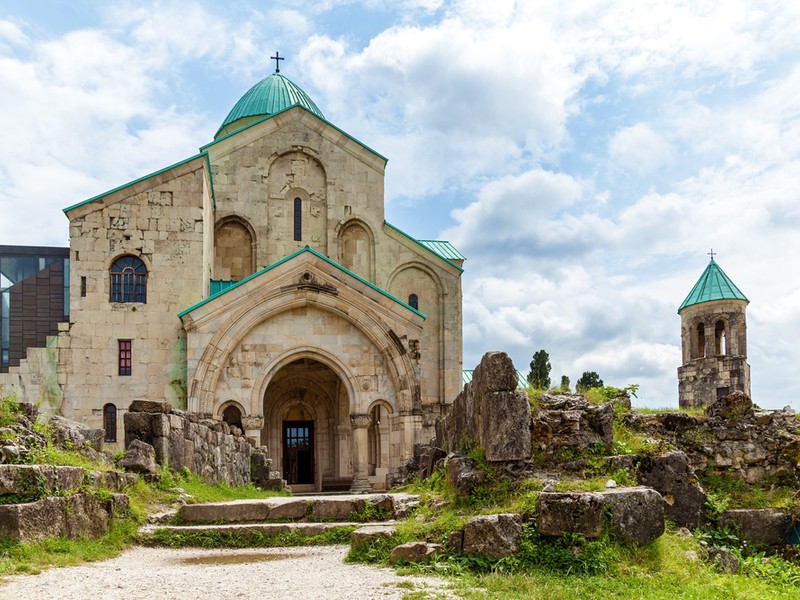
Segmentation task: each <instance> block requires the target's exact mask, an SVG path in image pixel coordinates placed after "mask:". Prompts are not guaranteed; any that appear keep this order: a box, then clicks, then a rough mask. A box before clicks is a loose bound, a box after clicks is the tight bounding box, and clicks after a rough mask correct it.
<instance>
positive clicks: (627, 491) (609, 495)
mask: <svg viewBox="0 0 800 600" xmlns="http://www.w3.org/2000/svg"><path fill="white" fill-rule="evenodd" d="M600 496H601V497H602V499H603V503H604V504H605V506H606V507H607V510H606V514H607V515H608V524H609V527H610V529H611V533H612V534H613V535H614V536H615V537H617V538H618V539H619V540H620V541H623V542H628V543H633V544H639V545H642V544H647V543H649V542H652V541H653V540H655V539H657V538H659V537H661V536H662V535H663V534H664V499H663V498H662V497H661V494H659V493H658V492H657V491H655V490H654V489H652V488H648V487H629V488H616V489H612V490H606V491H605V492H600Z"/></svg>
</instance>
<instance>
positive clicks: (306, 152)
mask: <svg viewBox="0 0 800 600" xmlns="http://www.w3.org/2000/svg"><path fill="white" fill-rule="evenodd" d="M290 154H302V155H303V156H307V157H308V158H310V159H312V160H314V161H315V162H316V163H317V164H318V165H319V168H320V169H322V174H323V175H324V176H325V181H328V180H329V179H328V170H327V169H326V168H325V165H324V164H323V162H322V160H321V159H320V156H319V153H318V152H317V151H316V150H315V149H314V148H311V147H310V146H303V145H299V144H298V145H295V146H289V147H287V148H281V149H280V150H277V151H276V152H273V153H272V154H270V156H269V157H268V158H267V164H266V171H267V173H269V172H270V171H271V170H272V167H273V165H274V164H275V161H277V160H280V159H281V158H283V157H284V156H288V155H290Z"/></svg>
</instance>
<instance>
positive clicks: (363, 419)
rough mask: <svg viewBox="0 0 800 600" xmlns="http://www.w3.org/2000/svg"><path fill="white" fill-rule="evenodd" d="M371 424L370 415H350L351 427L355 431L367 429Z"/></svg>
mask: <svg viewBox="0 0 800 600" xmlns="http://www.w3.org/2000/svg"><path fill="white" fill-rule="evenodd" d="M370 422H371V419H370V418H369V415H350V425H352V427H353V429H364V428H367V427H369V424H370Z"/></svg>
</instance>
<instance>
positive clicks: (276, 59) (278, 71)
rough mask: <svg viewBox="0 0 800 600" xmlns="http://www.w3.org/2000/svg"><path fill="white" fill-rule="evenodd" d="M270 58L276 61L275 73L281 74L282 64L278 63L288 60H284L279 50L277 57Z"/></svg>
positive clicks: (276, 52)
mask: <svg viewBox="0 0 800 600" xmlns="http://www.w3.org/2000/svg"><path fill="white" fill-rule="evenodd" d="M269 58H270V60H274V61H275V72H276V73H280V72H281V68H280V67H281V63H280V62H278V61H281V60H286V59H285V58H283V57H282V56H281V55H280V53H279V52H278V51H277V50H276V51H275V56H270V57H269Z"/></svg>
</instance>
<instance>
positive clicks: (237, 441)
mask: <svg viewBox="0 0 800 600" xmlns="http://www.w3.org/2000/svg"><path fill="white" fill-rule="evenodd" d="M134 440H140V441H142V442H145V443H146V444H150V445H151V446H152V447H153V448H154V449H155V453H156V460H157V461H158V463H160V464H162V465H168V466H169V467H170V468H171V469H174V470H176V471H179V470H181V469H183V467H188V468H189V469H190V470H191V471H192V473H194V474H196V475H197V476H199V477H201V478H202V479H203V480H205V481H207V482H209V483H226V484H228V485H234V486H235V485H245V484H247V483H248V482H249V481H250V454H251V452H252V446H251V445H250V443H249V442H248V441H247V439H246V438H245V437H244V436H243V435H242V434H241V432H231V429H230V428H229V427H228V424H227V423H225V422H223V421H213V420H210V419H206V420H201V419H200V418H199V416H198V415H195V414H192V413H184V412H181V411H178V410H174V409H173V408H172V407H171V406H170V404H169V403H167V402H144V401H136V402H132V403H131V406H130V409H129V412H128V413H127V414H126V415H125V446H126V447H127V446H129V445H130V444H131V442H133V441H134Z"/></svg>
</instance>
